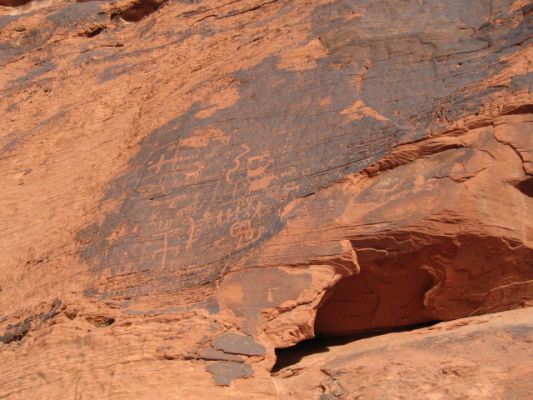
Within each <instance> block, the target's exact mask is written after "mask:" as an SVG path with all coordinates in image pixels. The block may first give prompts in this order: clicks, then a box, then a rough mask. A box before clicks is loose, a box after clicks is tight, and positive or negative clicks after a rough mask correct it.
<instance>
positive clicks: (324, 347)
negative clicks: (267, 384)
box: [271, 321, 440, 374]
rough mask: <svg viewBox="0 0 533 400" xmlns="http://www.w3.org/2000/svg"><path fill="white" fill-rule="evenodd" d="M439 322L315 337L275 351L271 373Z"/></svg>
mask: <svg viewBox="0 0 533 400" xmlns="http://www.w3.org/2000/svg"><path fill="white" fill-rule="evenodd" d="M439 322H440V321H428V322H425V323H422V324H415V325H409V326H403V327H397V328H389V329H377V330H374V331H371V332H365V333H359V334H355V335H346V336H332V337H330V336H323V335H319V336H315V337H314V338H312V339H308V340H304V341H302V342H300V343H298V344H295V345H294V346H291V347H285V348H279V349H276V363H275V364H274V366H273V367H272V370H271V373H272V374H276V373H277V372H279V371H281V370H282V369H284V368H287V367H290V366H291V365H294V364H298V363H299V362H300V361H301V360H302V358H304V357H306V356H309V355H311V354H318V353H327V352H328V351H329V348H330V347H335V346H342V345H345V344H348V343H351V342H355V341H356V340H361V339H367V338H371V337H375V336H380V335H385V334H387V333H393V332H407V331H413V330H416V329H421V328H427V327H428V326H432V325H435V324H438V323H439Z"/></svg>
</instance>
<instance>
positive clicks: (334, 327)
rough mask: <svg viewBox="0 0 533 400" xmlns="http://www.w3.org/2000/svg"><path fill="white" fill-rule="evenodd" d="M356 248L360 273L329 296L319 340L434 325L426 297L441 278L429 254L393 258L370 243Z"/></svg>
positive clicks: (319, 313) (320, 314)
mask: <svg viewBox="0 0 533 400" xmlns="http://www.w3.org/2000/svg"><path fill="white" fill-rule="evenodd" d="M391 240H394V241H396V240H399V241H402V239H401V238H400V239H398V238H394V239H391ZM405 243H408V244H409V245H412V243H409V242H405ZM357 246H358V249H359V250H358V257H359V263H360V265H361V272H360V273H359V274H357V275H353V276H349V277H346V278H344V279H341V280H340V281H339V282H338V283H337V284H336V285H335V286H333V287H332V288H331V289H330V290H329V291H328V292H327V293H326V295H325V296H324V298H323V299H322V302H321V304H320V306H319V308H318V310H317V315H316V319H315V335H317V336H346V335H353V334H360V333H367V332H373V331H377V330H382V329H394V328H399V327H404V326H410V325H416V324H421V323H426V322H429V321H434V319H435V318H434V317H433V316H432V315H431V313H430V312H429V311H428V307H427V304H426V303H427V301H426V296H427V294H428V293H429V292H430V291H431V290H432V288H433V287H435V285H436V284H437V280H438V277H437V275H436V273H435V272H434V270H433V269H431V267H430V265H431V262H430V260H428V259H426V258H427V257H429V254H427V253H428V252H427V251H424V250H422V251H419V252H417V253H414V252H411V251H408V252H405V253H402V252H400V251H398V252H396V254H394V253H395V252H394V250H392V251H391V250H385V249H386V248H387V247H385V246H383V244H381V245H378V244H377V243H371V241H367V242H366V243H362V242H361V241H359V242H358V243H357ZM390 248H394V247H393V246H390ZM440 250H441V252H443V251H446V250H449V251H452V249H451V248H450V249H445V248H442V249H440ZM391 253H392V254H391ZM434 254H437V252H436V251H435V250H434Z"/></svg>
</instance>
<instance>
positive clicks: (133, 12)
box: [115, 0, 166, 22]
mask: <svg viewBox="0 0 533 400" xmlns="http://www.w3.org/2000/svg"><path fill="white" fill-rule="evenodd" d="M165 2H166V1H165V0H163V1H161V0H136V1H134V2H132V3H130V4H129V6H128V7H127V8H125V9H123V10H121V11H120V12H117V13H116V14H115V15H118V16H119V17H120V18H122V19H123V20H125V21H128V22H137V21H140V20H141V19H143V18H144V17H146V16H148V15H150V14H152V13H153V12H155V11H157V9H158V8H159V7H161V6H162V5H163V4H164V3H165Z"/></svg>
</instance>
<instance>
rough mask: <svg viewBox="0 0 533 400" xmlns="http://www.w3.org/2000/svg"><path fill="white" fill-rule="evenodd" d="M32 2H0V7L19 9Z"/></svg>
mask: <svg viewBox="0 0 533 400" xmlns="http://www.w3.org/2000/svg"><path fill="white" fill-rule="evenodd" d="M31 1H32V0H0V6H4V7H20V6H23V5H25V4H28V3H30V2H31Z"/></svg>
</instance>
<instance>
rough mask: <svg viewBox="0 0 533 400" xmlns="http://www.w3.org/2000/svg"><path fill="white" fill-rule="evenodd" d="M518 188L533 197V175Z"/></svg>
mask: <svg viewBox="0 0 533 400" xmlns="http://www.w3.org/2000/svg"><path fill="white" fill-rule="evenodd" d="M516 188H517V189H518V190H520V191H521V192H522V193H524V194H525V195H526V196H528V197H533V177H531V178H528V179H525V180H523V181H522V182H520V183H518V184H517V185H516Z"/></svg>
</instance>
